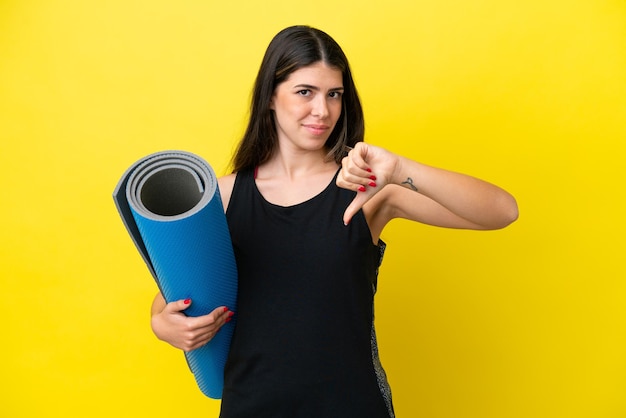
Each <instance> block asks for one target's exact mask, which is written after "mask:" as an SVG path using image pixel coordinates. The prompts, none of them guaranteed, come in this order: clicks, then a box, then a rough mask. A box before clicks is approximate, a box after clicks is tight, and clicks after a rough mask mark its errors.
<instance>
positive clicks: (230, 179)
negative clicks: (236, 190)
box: [217, 173, 237, 212]
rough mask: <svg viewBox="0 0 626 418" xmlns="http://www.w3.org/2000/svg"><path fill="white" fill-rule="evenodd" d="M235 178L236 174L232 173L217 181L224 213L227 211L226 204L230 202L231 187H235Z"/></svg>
mask: <svg viewBox="0 0 626 418" xmlns="http://www.w3.org/2000/svg"><path fill="white" fill-rule="evenodd" d="M236 177H237V173H232V174H228V175H226V176H223V177H220V178H218V179H217V184H218V186H219V189H220V196H221V198H222V205H223V206H224V212H226V209H228V202H230V196H231V194H232V193H233V186H234V185H235V178H236Z"/></svg>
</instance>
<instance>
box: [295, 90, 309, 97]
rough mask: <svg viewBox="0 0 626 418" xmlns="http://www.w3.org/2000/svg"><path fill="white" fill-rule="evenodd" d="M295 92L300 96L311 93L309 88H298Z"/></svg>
mask: <svg viewBox="0 0 626 418" xmlns="http://www.w3.org/2000/svg"><path fill="white" fill-rule="evenodd" d="M296 94H299V95H300V96H305V97H306V96H310V95H311V90H309V89H304V90H298V91H297V92H296Z"/></svg>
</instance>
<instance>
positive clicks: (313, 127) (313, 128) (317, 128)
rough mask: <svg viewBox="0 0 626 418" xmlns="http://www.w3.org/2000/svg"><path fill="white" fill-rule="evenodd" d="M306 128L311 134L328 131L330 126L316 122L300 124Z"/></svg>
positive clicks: (320, 133)
mask: <svg viewBox="0 0 626 418" xmlns="http://www.w3.org/2000/svg"><path fill="white" fill-rule="evenodd" d="M302 126H304V128H305V129H306V130H308V131H309V132H311V133H312V134H313V135H322V134H324V133H326V132H327V131H328V129H329V128H330V127H329V126H328V125H318V124H313V123H309V124H304V125H302Z"/></svg>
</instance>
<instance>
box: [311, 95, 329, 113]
mask: <svg viewBox="0 0 626 418" xmlns="http://www.w3.org/2000/svg"><path fill="white" fill-rule="evenodd" d="M311 114H312V115H313V116H315V117H318V118H320V119H324V118H326V117H327V116H328V103H327V101H326V97H325V96H324V95H323V94H320V95H318V96H317V97H316V98H315V100H314V101H313V108H312V110H311Z"/></svg>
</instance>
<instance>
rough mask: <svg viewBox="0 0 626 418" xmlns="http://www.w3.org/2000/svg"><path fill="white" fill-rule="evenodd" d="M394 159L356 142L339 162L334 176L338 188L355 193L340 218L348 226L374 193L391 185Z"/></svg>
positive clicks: (376, 149) (397, 160)
mask: <svg viewBox="0 0 626 418" xmlns="http://www.w3.org/2000/svg"><path fill="white" fill-rule="evenodd" d="M398 164H399V158H398V156H397V155H395V154H393V153H391V152H389V151H387V150H385V149H383V148H380V147H377V146H374V145H370V144H366V143H364V142H358V143H357V144H356V145H355V146H354V148H353V149H351V150H350V152H349V153H348V155H347V156H346V157H344V158H343V160H342V161H341V171H340V172H339V175H338V176H337V186H339V187H341V188H344V189H348V190H353V191H355V192H357V195H356V196H355V198H354V200H353V201H352V202H351V203H350V205H349V206H348V208H347V209H346V211H345V212H344V215H343V223H344V224H345V225H348V223H350V220H351V219H352V217H353V216H354V214H355V213H357V212H358V211H359V209H361V208H362V207H363V205H365V203H367V202H368V201H369V200H370V199H371V198H372V197H373V196H374V195H375V194H376V193H378V192H379V191H380V190H382V188H383V187H384V186H386V185H387V184H389V183H390V182H391V179H392V178H393V175H394V173H395V171H396V170H397V168H398Z"/></svg>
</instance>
